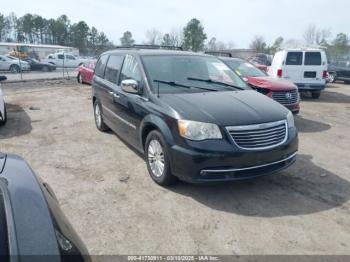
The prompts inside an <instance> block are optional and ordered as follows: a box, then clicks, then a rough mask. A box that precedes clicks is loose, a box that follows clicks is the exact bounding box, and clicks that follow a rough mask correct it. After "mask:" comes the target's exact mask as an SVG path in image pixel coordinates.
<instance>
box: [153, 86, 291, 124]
mask: <svg viewBox="0 0 350 262" xmlns="http://www.w3.org/2000/svg"><path fill="white" fill-rule="evenodd" d="M160 99H161V100H162V101H164V102H165V103H166V104H167V105H169V106H170V107H171V108H172V109H173V110H175V111H176V112H177V113H178V114H179V115H180V117H181V118H182V119H186V120H193V121H201V122H208V123H215V124H218V125H221V126H235V125H250V124H260V123H266V122H273V121H279V120H283V119H286V116H287V114H288V110H287V109H286V108H284V107H283V106H282V105H280V104H279V103H277V102H275V101H274V100H272V99H271V98H268V97H266V96H264V95H262V94H259V93H258V92H256V91H253V90H245V91H227V92H226V91H222V92H201V93H181V94H161V96H160Z"/></svg>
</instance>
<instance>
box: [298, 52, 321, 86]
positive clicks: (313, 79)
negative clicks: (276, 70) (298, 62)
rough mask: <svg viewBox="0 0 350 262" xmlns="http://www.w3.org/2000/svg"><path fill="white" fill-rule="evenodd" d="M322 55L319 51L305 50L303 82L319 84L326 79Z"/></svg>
mask: <svg viewBox="0 0 350 262" xmlns="http://www.w3.org/2000/svg"><path fill="white" fill-rule="evenodd" d="M323 63H325V62H324V61H322V55H321V52H319V51H305V52H304V66H303V71H302V76H301V77H302V82H303V83H306V84H308V83H309V84H319V83H320V82H322V81H324V80H323V78H322V74H323V71H324V70H326V69H325V68H324V67H325V66H323Z"/></svg>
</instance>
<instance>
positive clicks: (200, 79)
mask: <svg viewBox="0 0 350 262" xmlns="http://www.w3.org/2000/svg"><path fill="white" fill-rule="evenodd" d="M187 80H194V81H200V82H206V83H213V84H218V85H223V86H228V87H233V88H236V89H239V90H245V88H243V87H240V86H235V85H232V84H228V83H225V82H220V81H216V80H213V79H210V78H208V79H203V78H196V77H188V78H187Z"/></svg>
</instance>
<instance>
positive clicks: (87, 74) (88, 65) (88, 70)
mask: <svg viewBox="0 0 350 262" xmlns="http://www.w3.org/2000/svg"><path fill="white" fill-rule="evenodd" d="M95 66H96V60H92V61H88V62H85V63H84V64H82V65H81V66H79V71H78V75H77V80H78V82H79V83H81V84H89V85H91V84H92V78H93V76H94V69H95Z"/></svg>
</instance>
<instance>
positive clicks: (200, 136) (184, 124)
mask: <svg viewBox="0 0 350 262" xmlns="http://www.w3.org/2000/svg"><path fill="white" fill-rule="evenodd" d="M178 127H179V132H180V136H182V137H184V138H187V139H190V140H196V141H199V140H205V139H222V134H221V131H220V129H219V127H218V126H217V125H215V124H210V123H202V122H196V121H188V120H179V121H178Z"/></svg>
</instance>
